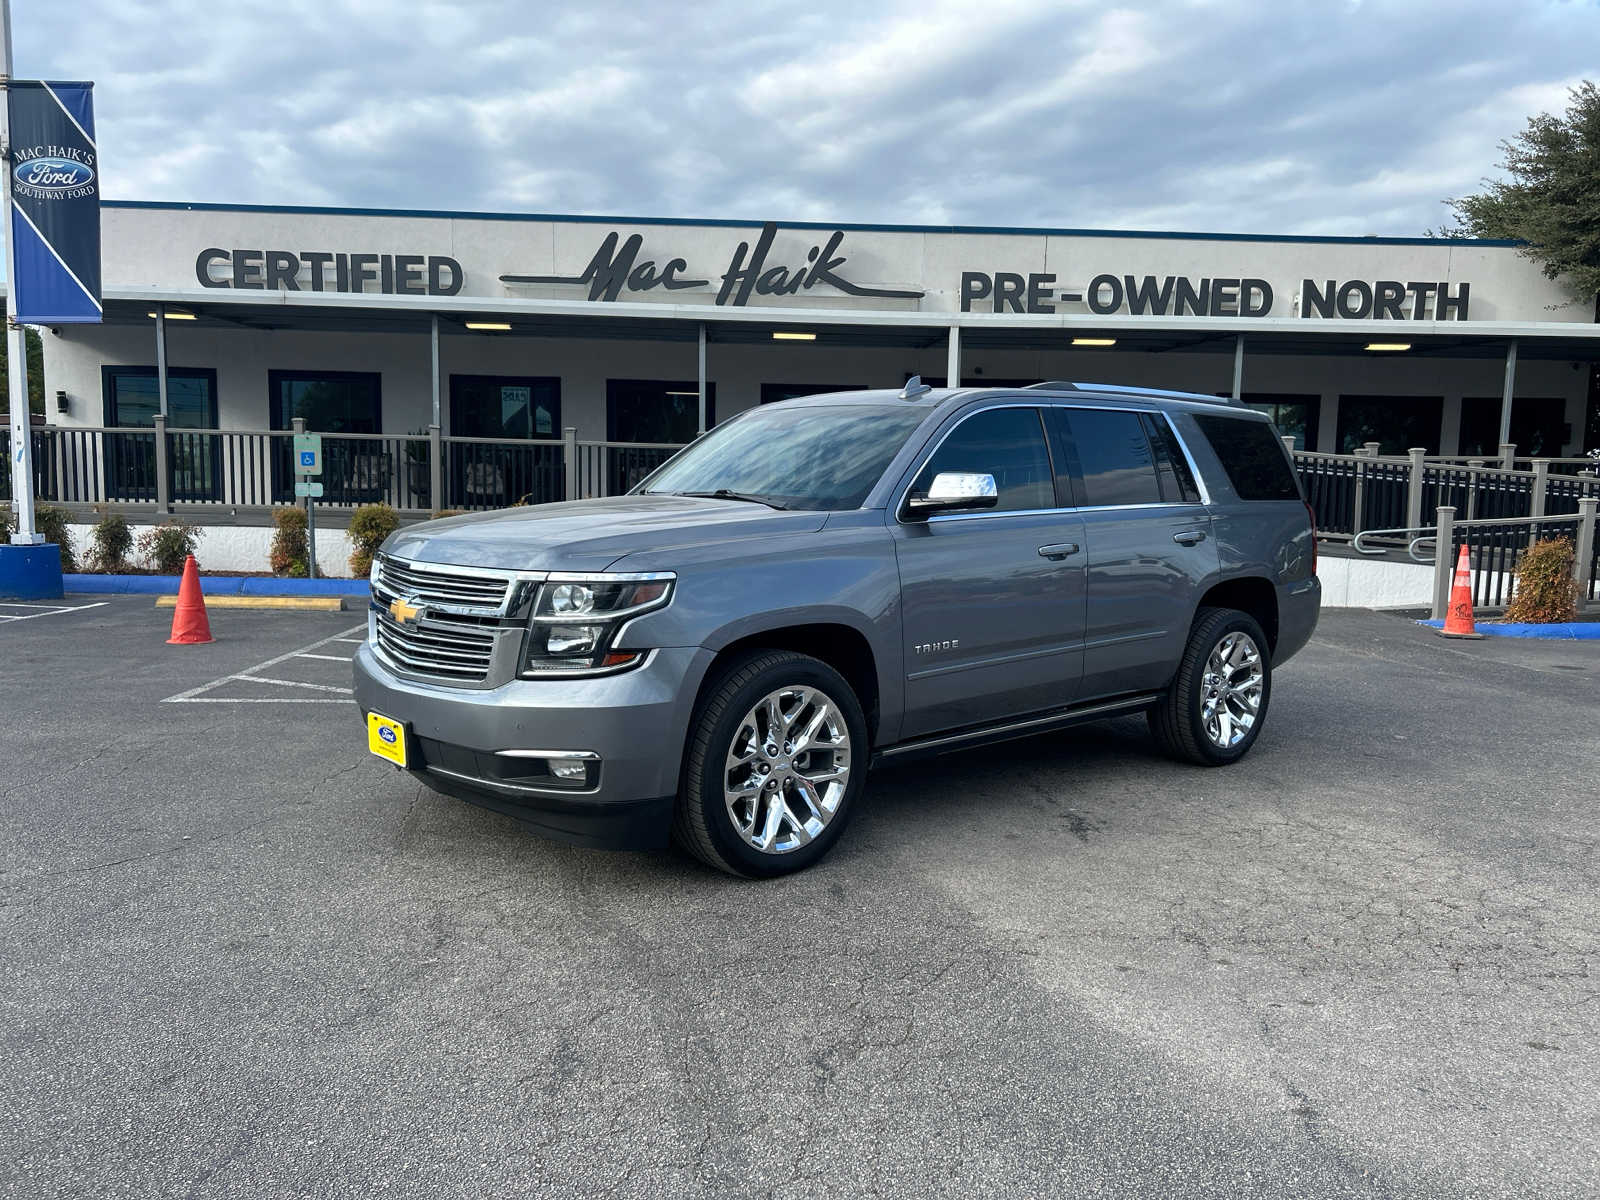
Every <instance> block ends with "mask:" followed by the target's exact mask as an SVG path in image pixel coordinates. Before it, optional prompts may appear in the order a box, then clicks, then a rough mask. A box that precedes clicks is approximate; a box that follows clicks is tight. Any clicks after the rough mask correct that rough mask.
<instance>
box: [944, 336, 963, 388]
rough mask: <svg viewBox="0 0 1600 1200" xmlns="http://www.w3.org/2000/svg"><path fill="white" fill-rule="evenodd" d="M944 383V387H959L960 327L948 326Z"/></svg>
mask: <svg viewBox="0 0 1600 1200" xmlns="http://www.w3.org/2000/svg"><path fill="white" fill-rule="evenodd" d="M944 383H945V386H946V387H953V388H954V387H960V386H961V326H959V325H952V326H950V346H949V348H948V349H947V350H946V351H945V359H944Z"/></svg>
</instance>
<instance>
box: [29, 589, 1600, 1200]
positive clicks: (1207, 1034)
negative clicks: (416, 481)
mask: <svg viewBox="0 0 1600 1200" xmlns="http://www.w3.org/2000/svg"><path fill="white" fill-rule="evenodd" d="M91 603H92V604H94V607H87V606H88V605H90V604H91ZM31 611H32V610H24V609H20V608H3V609H0V695H3V696H4V704H5V708H4V710H3V712H4V715H3V718H0V721H3V729H4V733H3V737H0V761H3V763H4V772H3V777H0V820H3V822H4V826H3V829H4V836H3V838H0V853H3V859H0V904H3V908H0V956H3V961H4V963H5V977H6V985H5V987H4V988H3V989H0V1014H3V1020H0V1025H3V1029H0V1036H3V1039H4V1055H5V1060H6V1063H7V1069H6V1070H5V1071H4V1072H0V1114H4V1116H3V1119H0V1194H4V1195H7V1196H28V1197H41V1196H58V1195H93V1196H97V1197H109V1196H140V1197H143V1196H269V1195H270V1196H299V1195H317V1196H362V1197H366V1196H372V1195H377V1194H386V1195H397V1196H481V1195H494V1196H513V1195H530V1196H531V1195H540V1196H546V1195H549V1196H579V1195H583V1196H588V1195H606V1194H615V1195H628V1196H635V1195H637V1196H708V1197H710V1196H742V1195H775V1196H807V1195H817V1196H821V1195H828V1196H846V1195H849V1196H855V1195H869V1194H882V1195H895V1196H910V1195H924V1194H926V1195H943V1196H979V1195H985V1196H987V1195H992V1196H1012V1195H1015V1196H1045V1195H1053V1196H1074V1197H1078V1196H1161V1197H1175V1196H1218V1195H1225V1196H1263V1197H1278V1196H1289V1195H1295V1196H1404V1197H1412V1196H1449V1197H1456V1196H1460V1197H1467V1196H1473V1197H1482V1196H1508V1197H1509V1196H1519V1197H1521V1196H1592V1195H1594V1194H1596V1193H1597V1192H1600V1166H1597V1163H1600V1134H1597V1130H1600V1087H1597V1086H1596V1083H1595V1081H1596V1079H1597V1078H1600V886H1597V885H1600V869H1597V859H1596V847H1597V842H1600V820H1597V819H1600V750H1597V738H1596V727H1597V718H1600V701H1597V695H1600V645H1597V644H1595V643H1587V644H1584V643H1566V644H1554V643H1528V642H1505V641H1499V642H1495V641H1485V642H1480V643H1471V644H1461V643H1450V642H1446V641H1444V640H1442V639H1439V638H1437V637H1435V636H1433V635H1431V634H1428V633H1425V632H1423V631H1420V630H1418V629H1416V628H1415V627H1413V626H1411V625H1409V624H1407V623H1406V622H1404V621H1402V620H1400V619H1399V618H1396V617H1393V616H1385V615H1379V614H1372V613H1355V612H1332V613H1327V614H1325V615H1324V621H1323V626H1322V629H1321V630H1320V632H1319V634H1318V637H1317V639H1316V641H1315V642H1314V643H1313V645H1312V646H1311V647H1310V648H1309V649H1308V650H1307V651H1306V652H1305V653H1303V654H1302V655H1301V656H1300V657H1299V658H1297V659H1296V660H1295V661H1293V662H1292V663H1289V664H1287V665H1286V666H1285V668H1284V669H1283V670H1282V672H1281V673H1280V674H1279V676H1278V678H1277V686H1276V690H1275V695H1274V698H1273V711H1272V714H1271V717H1270V722H1269V726H1268V728H1267V730H1266V732H1265V734H1264V736H1263V738H1262V741H1261V742H1260V744H1259V746H1258V747H1257V749H1256V750H1255V752H1254V753H1253V754H1252V756H1251V757H1250V758H1249V759H1247V760H1246V761H1245V762H1244V763H1243V764H1241V765H1240V766H1238V767H1235V768H1232V769H1230V770H1226V771H1203V770H1198V769H1195V768H1188V767H1181V766H1178V765H1175V764H1171V763H1167V762H1164V761H1161V760H1158V759H1155V758H1153V757H1152V755H1151V752H1150V747H1149V744H1148V741H1147V738H1146V735H1145V732H1144V726H1143V724H1142V722H1140V721H1136V720H1123V721H1118V722H1114V723H1109V724H1104V725H1098V726H1091V727H1086V728H1083V729H1080V730H1076V731H1073V732H1072V733H1069V734H1065V735H1061V734H1058V735H1054V736H1050V737H1043V738H1035V739H1032V740H1029V741H1023V742H1016V743H1011V744H1009V745H1006V746H1003V747H998V748H990V749H988V750H983V751H977V752H972V753H968V754H965V755H961V756H955V757H947V758H943V759H937V760H933V761H931V762H926V763H923V764H920V765H916V766H909V767H904V768H900V769H897V770H893V771H883V772H881V773H879V774H877V775H875V776H874V777H873V783H872V786H871V788H870V790H869V793H868V803H867V805H866V806H865V808H864V809H863V811H862V812H861V813H860V814H859V815H858V817H857V819H856V822H855V824H854V825H853V827H852V828H851V830H850V831H849V833H848V835H847V837H846V838H845V840H844V842H843V843H842V844H841V845H840V846H839V848H838V849H837V850H836V852H835V853H834V854H833V855H832V857H830V858H829V859H828V860H826V861H825V862H824V863H823V864H822V865H821V866H820V867H818V868H817V869H816V870H814V871H812V872H810V873H808V874H805V875H803V876H800V877H795V878H791V879H787V880H783V881H779V882H776V883H771V884H751V883H744V882H740V881H737V880H733V879H730V878H726V877H723V876H720V875H718V874H715V873H713V872H710V871H708V870H705V869H703V868H702V867H700V866H699V865H698V864H696V863H694V862H693V861H691V860H689V859H687V858H686V857H685V856H683V855H681V854H676V853H670V854H661V855H643V854H606V853H601V852H596V851H583V850H574V849H570V848H567V847H562V846H557V845H553V844H551V843H547V842H544V841H540V840H538V839H537V838H535V837H532V836H529V835H526V834H524V833H522V832H521V831H520V830H519V828H518V827H517V826H516V825H515V824H514V823H513V822H511V821H509V820H508V819H505V818H503V817H500V816H497V815H494V814H491V813H487V812H483V811H480V810H477V809H474V808H471V807H469V806H466V805H463V804H460V803H458V802H456V801H452V800H448V799H444V798H442V797H439V796H436V795H433V794H432V793H430V792H428V791H426V790H424V789H421V788H419V787H418V786H416V784H414V783H412V782H411V781H409V780H408V779H407V778H406V777H404V776H401V775H398V774H397V773H395V772H393V771H392V770H390V769H389V768H387V767H384V766H383V765H381V764H379V763H378V762H377V761H376V760H372V759H370V758H369V756H368V755H367V754H366V751H365V746H364V737H363V733H362V730H361V729H360V727H359V724H358V721H357V717H356V713H355V711H354V708H353V705H351V704H350V702H349V700H348V697H347V696H346V695H345V694H344V693H343V692H341V691H340V690H339V689H343V688H347V687H348V683H349V680H348V671H349V668H348V663H347V660H348V658H349V656H350V654H351V653H352V652H353V651H354V649H355V643H354V642H353V641H351V640H348V639H353V638H357V637H359V636H360V632H359V623H360V620H361V614H360V613H359V612H355V613H285V614H280V613H267V612H226V611H224V610H216V611H213V613H212V614H211V619H212V626H213V629H214V630H215V632H216V633H217V635H218V638H219V640H218V641H217V642H216V643H215V644H214V645H210V646H199V647H170V646H167V645H165V644H164V639H165V636H166V627H167V623H168V622H169V621H170V615H171V614H170V612H159V611H157V610H155V609H153V608H152V607H151V605H150V601H149V599H148V597H144V598H115V599H111V600H109V601H106V600H101V599H99V598H89V597H85V598H69V599H68V600H67V601H66V602H64V605H63V606H62V611H52V612H49V613H43V610H39V611H40V612H41V613H43V615H40V616H38V617H37V619H28V620H25V621H23V620H14V619H11V620H8V619H5V618H8V617H15V616H18V615H28V614H29V613H30V612H31ZM169 700H170V701H173V702H170V703H168V702H164V701H169Z"/></svg>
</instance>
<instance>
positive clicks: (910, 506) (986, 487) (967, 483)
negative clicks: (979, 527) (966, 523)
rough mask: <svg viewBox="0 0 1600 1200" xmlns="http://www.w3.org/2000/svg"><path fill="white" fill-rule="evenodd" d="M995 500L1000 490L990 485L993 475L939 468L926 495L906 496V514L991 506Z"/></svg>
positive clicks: (957, 510) (965, 510) (966, 509)
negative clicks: (941, 469)
mask: <svg viewBox="0 0 1600 1200" xmlns="http://www.w3.org/2000/svg"><path fill="white" fill-rule="evenodd" d="M998 503H1000V492H999V490H998V489H997V488H996V487H995V486H994V476H993V475H982V474H978V473H976V472H972V473H968V472H965V471H941V472H940V473H939V474H937V475H935V476H934V477H933V483H932V484H931V485H929V487H928V494H927V495H926V496H908V497H906V512H907V514H909V515H910V516H915V517H927V516H932V515H933V514H934V513H943V512H968V511H971V510H974V509H980V508H993V507H994V506H995V505H996V504H998Z"/></svg>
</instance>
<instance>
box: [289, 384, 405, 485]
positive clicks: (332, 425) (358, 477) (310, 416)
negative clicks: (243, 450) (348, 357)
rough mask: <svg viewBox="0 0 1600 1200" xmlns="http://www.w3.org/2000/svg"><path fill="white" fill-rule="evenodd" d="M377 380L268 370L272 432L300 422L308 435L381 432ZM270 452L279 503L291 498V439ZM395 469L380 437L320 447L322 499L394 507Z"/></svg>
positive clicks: (333, 441) (343, 440) (337, 441)
mask: <svg viewBox="0 0 1600 1200" xmlns="http://www.w3.org/2000/svg"><path fill="white" fill-rule="evenodd" d="M380 380H381V376H379V375H378V374H377V372H375V371H268V372H267V392H268V395H269V397H270V401H269V403H270V406H271V411H270V414H269V415H270V418H271V427H272V428H273V429H293V428H294V418H296V417H304V418H305V423H306V432H307V433H372V434H376V433H380V432H382V429H383V412H382V409H383V404H382V389H381V384H380ZM272 450H273V453H272V492H273V499H274V500H275V501H276V502H279V503H282V502H284V501H287V500H292V499H293V498H294V473H293V472H292V471H291V470H290V469H289V451H290V445H289V440H288V439H287V438H275V439H274V440H273V448H272ZM398 470H399V466H398V464H397V463H396V462H395V461H394V453H393V450H392V449H390V448H388V447H386V446H385V445H384V443H383V440H382V439H381V438H377V437H372V438H338V439H330V440H328V441H326V442H324V443H323V444H322V486H323V489H324V490H323V497H324V498H325V499H326V500H327V501H328V502H329V503H330V504H375V503H378V502H380V501H387V502H391V503H392V502H393V501H391V500H390V497H391V496H392V495H394V494H395V492H394V489H393V487H392V486H391V485H393V483H394V481H395V480H396V479H397V478H398V475H397V471H398ZM400 499H401V501H402V503H403V504H404V503H405V502H406V498H405V497H401V498H400Z"/></svg>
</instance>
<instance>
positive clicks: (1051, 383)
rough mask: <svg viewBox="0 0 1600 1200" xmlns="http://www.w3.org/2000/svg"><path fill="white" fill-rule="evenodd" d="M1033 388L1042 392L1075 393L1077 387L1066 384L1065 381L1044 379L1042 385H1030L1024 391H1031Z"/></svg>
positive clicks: (1072, 384) (1073, 384)
mask: <svg viewBox="0 0 1600 1200" xmlns="http://www.w3.org/2000/svg"><path fill="white" fill-rule="evenodd" d="M1034 388H1038V389H1039V390H1040V391H1042V392H1075V391H1077V390H1078V385H1077V384H1075V383H1068V382H1067V381H1066V380H1065V379H1046V380H1045V381H1044V382H1043V383H1030V384H1029V385H1028V386H1027V388H1026V389H1025V390H1027V391H1032V390H1033V389H1034Z"/></svg>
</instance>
